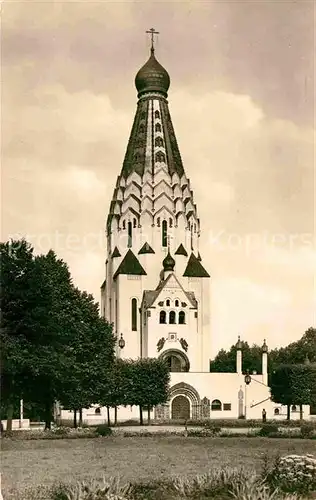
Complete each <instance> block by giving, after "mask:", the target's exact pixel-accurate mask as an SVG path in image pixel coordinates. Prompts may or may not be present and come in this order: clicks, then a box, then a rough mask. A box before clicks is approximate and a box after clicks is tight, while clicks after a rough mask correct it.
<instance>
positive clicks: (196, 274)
mask: <svg viewBox="0 0 316 500" xmlns="http://www.w3.org/2000/svg"><path fill="white" fill-rule="evenodd" d="M183 276H187V277H189V278H209V277H210V275H209V274H208V272H207V271H206V270H205V269H204V267H203V266H202V264H201V262H200V261H199V260H198V259H197V257H195V255H194V254H193V253H191V255H190V258H189V261H188V264H187V267H186V269H185V271H184V273H183Z"/></svg>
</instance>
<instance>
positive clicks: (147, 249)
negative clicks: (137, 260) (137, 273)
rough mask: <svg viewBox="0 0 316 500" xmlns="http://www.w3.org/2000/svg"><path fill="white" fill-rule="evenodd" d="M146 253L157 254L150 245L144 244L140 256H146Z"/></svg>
mask: <svg viewBox="0 0 316 500" xmlns="http://www.w3.org/2000/svg"><path fill="white" fill-rule="evenodd" d="M144 253H155V252H154V250H153V249H152V248H151V246H150V245H149V243H147V241H146V243H144V244H143V246H142V248H141V249H140V250H139V252H138V255H141V254H144Z"/></svg>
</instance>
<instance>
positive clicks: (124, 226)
mask: <svg viewBox="0 0 316 500" xmlns="http://www.w3.org/2000/svg"><path fill="white" fill-rule="evenodd" d="M123 229H126V221H125V220H123Z"/></svg>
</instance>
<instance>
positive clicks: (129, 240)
mask: <svg viewBox="0 0 316 500" xmlns="http://www.w3.org/2000/svg"><path fill="white" fill-rule="evenodd" d="M127 230H128V237H127V246H128V248H130V247H131V246H132V231H133V230H132V223H131V222H129V223H128V224H127Z"/></svg>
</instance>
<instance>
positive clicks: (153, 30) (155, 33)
mask: <svg viewBox="0 0 316 500" xmlns="http://www.w3.org/2000/svg"><path fill="white" fill-rule="evenodd" d="M146 33H149V34H150V38H151V48H150V51H151V53H152V54H154V52H155V47H154V35H159V31H155V28H150V30H147V31H146Z"/></svg>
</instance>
